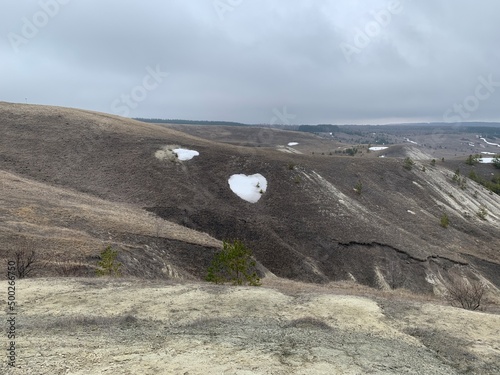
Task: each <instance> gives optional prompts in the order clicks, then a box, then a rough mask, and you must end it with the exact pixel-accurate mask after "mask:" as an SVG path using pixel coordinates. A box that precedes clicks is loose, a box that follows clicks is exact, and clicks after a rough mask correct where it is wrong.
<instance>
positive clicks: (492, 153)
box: [481, 151, 496, 155]
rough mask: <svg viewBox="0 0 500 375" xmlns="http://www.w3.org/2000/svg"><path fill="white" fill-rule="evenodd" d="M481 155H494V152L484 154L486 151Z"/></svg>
mask: <svg viewBox="0 0 500 375" xmlns="http://www.w3.org/2000/svg"><path fill="white" fill-rule="evenodd" d="M481 154H485V155H496V154H495V153H494V152H486V151H483V152H481Z"/></svg>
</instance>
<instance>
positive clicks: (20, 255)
mask: <svg viewBox="0 0 500 375" xmlns="http://www.w3.org/2000/svg"><path fill="white" fill-rule="evenodd" d="M14 259H15V261H16V267H17V271H16V272H17V277H18V278H19V279H23V278H25V277H28V276H29V275H30V274H31V273H32V272H33V271H34V270H35V269H36V268H37V266H38V263H39V262H38V259H37V256H36V252H35V250H18V251H16V252H15V253H14Z"/></svg>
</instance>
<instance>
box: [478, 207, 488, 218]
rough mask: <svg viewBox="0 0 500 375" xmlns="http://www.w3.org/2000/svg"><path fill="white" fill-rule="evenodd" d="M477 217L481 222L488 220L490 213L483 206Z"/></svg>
mask: <svg viewBox="0 0 500 375" xmlns="http://www.w3.org/2000/svg"><path fill="white" fill-rule="evenodd" d="M477 216H478V217H479V218H480V219H481V220H486V216H488V211H487V210H486V207H484V206H481V207H480V208H479V211H477Z"/></svg>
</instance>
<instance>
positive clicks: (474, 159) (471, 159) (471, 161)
mask: <svg viewBox="0 0 500 375" xmlns="http://www.w3.org/2000/svg"><path fill="white" fill-rule="evenodd" d="M480 158H481V155H479V154H475V155H469V156H468V157H467V160H465V164H467V165H476V164H477V163H479V159H480Z"/></svg>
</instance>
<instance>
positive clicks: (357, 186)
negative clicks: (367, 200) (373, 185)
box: [354, 181, 363, 195]
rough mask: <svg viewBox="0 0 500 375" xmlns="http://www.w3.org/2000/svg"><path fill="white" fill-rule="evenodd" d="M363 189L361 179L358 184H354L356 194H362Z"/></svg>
mask: <svg viewBox="0 0 500 375" xmlns="http://www.w3.org/2000/svg"><path fill="white" fill-rule="evenodd" d="M362 190H363V183H362V182H361V181H358V182H357V183H356V185H354V191H355V192H356V194H358V195H361V191H362Z"/></svg>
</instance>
